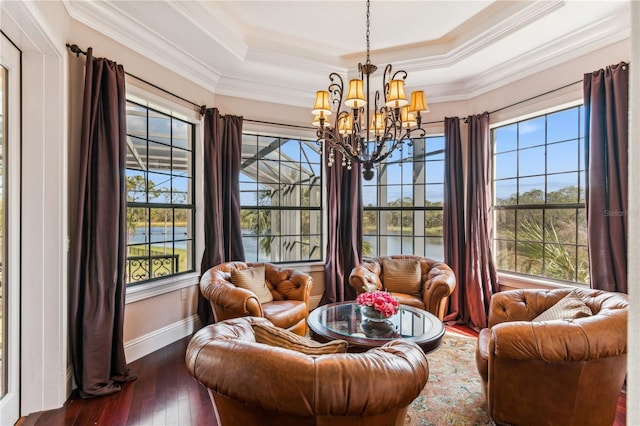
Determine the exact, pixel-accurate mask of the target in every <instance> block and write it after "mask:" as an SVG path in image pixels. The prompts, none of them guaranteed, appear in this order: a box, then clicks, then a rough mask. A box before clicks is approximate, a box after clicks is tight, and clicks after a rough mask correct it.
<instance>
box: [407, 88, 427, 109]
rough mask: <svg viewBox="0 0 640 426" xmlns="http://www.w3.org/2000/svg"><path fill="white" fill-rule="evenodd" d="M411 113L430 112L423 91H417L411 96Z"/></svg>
mask: <svg viewBox="0 0 640 426" xmlns="http://www.w3.org/2000/svg"><path fill="white" fill-rule="evenodd" d="M409 112H429V105H427V100H426V98H425V96H424V92H423V91H422V90H416V91H415V92H413V93H412V94H411V105H409Z"/></svg>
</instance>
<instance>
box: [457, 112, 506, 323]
mask: <svg viewBox="0 0 640 426" xmlns="http://www.w3.org/2000/svg"><path fill="white" fill-rule="evenodd" d="M467 121H468V125H469V127H468V129H469V138H468V143H467V153H468V154H467V170H468V173H469V176H468V179H467V203H466V206H467V215H466V221H465V250H464V262H465V265H464V269H465V278H464V291H463V292H464V298H465V299H466V306H467V309H468V312H465V313H464V314H465V316H466V315H468V317H463V318H462V320H463V321H465V322H467V323H469V325H471V326H472V327H476V328H483V327H486V326H487V314H488V312H489V302H490V301H491V296H492V295H493V294H494V293H496V292H497V291H498V290H499V287H498V278H497V274H496V268H495V265H494V262H493V256H492V254H491V245H492V234H493V230H492V218H491V163H490V161H491V157H490V136H489V113H487V112H485V113H483V114H479V115H474V116H469V117H468V118H467Z"/></svg>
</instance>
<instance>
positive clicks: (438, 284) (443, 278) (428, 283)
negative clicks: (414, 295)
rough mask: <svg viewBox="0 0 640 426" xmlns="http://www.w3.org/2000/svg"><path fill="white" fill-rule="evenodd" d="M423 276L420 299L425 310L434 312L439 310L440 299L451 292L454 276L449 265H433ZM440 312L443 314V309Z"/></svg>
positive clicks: (454, 285)
mask: <svg viewBox="0 0 640 426" xmlns="http://www.w3.org/2000/svg"><path fill="white" fill-rule="evenodd" d="M445 266H446V265H445ZM425 278H426V279H425V281H424V283H423V284H422V301H423V303H424V306H425V307H426V309H427V311H429V312H433V313H436V312H438V311H439V310H440V309H439V307H440V302H441V301H442V299H444V298H446V297H449V296H450V295H451V293H453V290H454V289H455V287H456V276H455V274H454V273H453V271H452V270H451V269H450V268H449V267H446V268H445V267H439V266H434V267H433V268H431V270H430V271H429V272H428V273H427V274H426V276H425ZM442 308H444V306H442ZM438 314H439V312H438ZM442 314H444V310H443V312H442ZM440 319H442V318H440Z"/></svg>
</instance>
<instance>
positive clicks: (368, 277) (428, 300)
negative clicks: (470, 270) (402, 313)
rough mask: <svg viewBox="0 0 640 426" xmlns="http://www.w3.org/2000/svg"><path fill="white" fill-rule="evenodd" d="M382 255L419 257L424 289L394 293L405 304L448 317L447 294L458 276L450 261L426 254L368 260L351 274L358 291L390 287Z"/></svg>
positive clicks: (352, 281) (351, 281)
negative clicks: (432, 257) (431, 257)
mask: <svg viewBox="0 0 640 426" xmlns="http://www.w3.org/2000/svg"><path fill="white" fill-rule="evenodd" d="M382 259H417V260H418V261H419V262H420V269H421V271H422V292H421V294H419V295H413V294H404V293H394V292H391V294H392V295H393V296H395V297H396V298H398V301H399V302H400V304H402V305H409V306H415V307H416V308H420V309H424V310H426V311H427V312H431V313H432V314H433V315H435V316H437V317H438V318H440V321H442V319H443V318H444V313H445V309H446V307H447V298H448V297H449V296H450V295H451V293H452V292H453V290H454V289H455V287H456V276H455V274H454V273H453V271H452V270H451V268H450V267H449V265H447V264H446V263H443V262H439V261H437V260H431V259H429V258H426V257H420V256H411V255H394V256H386V257H375V258H372V259H369V260H365V261H364V262H363V263H361V264H360V265H358V266H356V267H355V268H353V270H352V271H351V275H350V276H349V284H351V287H353V288H354V289H355V290H356V292H357V293H358V294H360V293H362V292H364V291H365V288H377V289H379V290H386V289H385V287H384V282H383V281H382V272H383V271H382Z"/></svg>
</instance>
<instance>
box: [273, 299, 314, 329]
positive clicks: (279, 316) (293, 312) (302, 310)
mask: <svg viewBox="0 0 640 426" xmlns="http://www.w3.org/2000/svg"><path fill="white" fill-rule="evenodd" d="M262 312H264V317H265V318H266V319H268V320H269V321H271V323H272V324H273V325H275V326H276V327H280V328H289V327H291V326H292V325H294V324H297V323H298V322H300V321H305V320H306V318H307V315H308V313H307V305H306V303H304V302H302V301H300V300H274V301H273V302H268V303H265V304H263V305H262Z"/></svg>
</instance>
